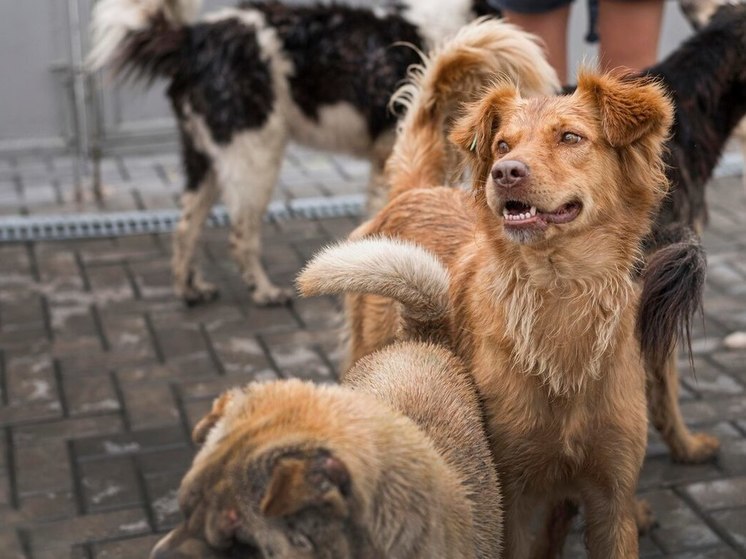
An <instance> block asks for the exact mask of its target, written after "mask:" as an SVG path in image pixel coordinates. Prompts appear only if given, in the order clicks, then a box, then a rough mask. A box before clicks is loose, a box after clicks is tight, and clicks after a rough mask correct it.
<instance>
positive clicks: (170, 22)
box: [88, 0, 201, 80]
mask: <svg viewBox="0 0 746 559" xmlns="http://www.w3.org/2000/svg"><path fill="white" fill-rule="evenodd" d="M200 4H201V0H147V1H143V0H100V1H99V2H98V3H97V4H96V6H95V7H94V8H93V15H92V18H91V34H92V45H93V46H92V48H91V52H90V54H89V56H88V65H89V68H90V69H91V70H98V69H100V68H103V67H104V66H110V67H112V69H113V70H114V72H115V73H116V74H119V75H125V76H127V75H132V76H135V77H142V78H145V79H150V80H152V79H154V78H156V77H158V76H171V75H173V74H174V73H175V72H176V70H177V68H178V66H179V64H180V63H181V53H182V48H183V45H184V44H185V40H186V35H187V28H186V25H188V24H189V23H190V22H191V21H192V20H193V19H194V17H195V16H196V15H197V13H198V12H199V8H200Z"/></svg>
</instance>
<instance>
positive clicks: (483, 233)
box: [347, 58, 672, 558]
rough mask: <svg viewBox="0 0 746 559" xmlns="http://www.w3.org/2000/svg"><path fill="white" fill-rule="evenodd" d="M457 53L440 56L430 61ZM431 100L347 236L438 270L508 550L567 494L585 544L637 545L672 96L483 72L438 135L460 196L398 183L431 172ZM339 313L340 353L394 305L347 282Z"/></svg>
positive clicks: (383, 339) (605, 81) (364, 339)
mask: <svg viewBox="0 0 746 559" xmlns="http://www.w3.org/2000/svg"><path fill="white" fill-rule="evenodd" d="M457 66H458V63H457V61H456V60H453V61H451V62H449V65H442V66H439V61H438V59H437V58H436V59H435V60H434V61H433V63H432V68H434V70H432V71H434V72H437V71H442V72H446V71H448V68H451V67H457ZM441 83H449V82H448V80H447V79H446V80H444V81H442V82H441ZM426 94H427V93H423V94H422V95H426ZM448 95H451V98H453V95H455V93H454V91H451V92H450V94H449V91H448V90H447V88H446V89H445V90H443V91H442V92H441V93H438V94H437V96H440V97H446V96H448ZM428 106H432V105H431V104H427V103H425V104H420V103H415V104H414V111H413V110H410V113H409V114H408V116H407V120H406V121H405V122H404V125H403V127H402V133H401V135H400V137H399V140H398V142H397V145H396V146H395V149H394V158H395V157H396V153H397V150H398V149H399V148H401V149H402V150H406V152H407V153H408V155H406V156H405V158H404V163H405V164H404V165H402V164H401V163H398V164H395V163H393V162H395V161H396V159H392V167H391V175H390V181H391V183H392V186H393V188H394V189H395V190H394V192H398V193H399V194H398V196H395V197H394V198H393V200H392V201H391V202H390V203H389V205H388V206H386V207H385V208H384V209H383V210H382V211H381V213H379V214H378V215H377V216H376V217H375V218H373V219H372V220H371V221H369V222H368V223H367V224H365V225H363V226H361V228H359V229H358V230H357V231H356V232H355V233H354V234H353V236H354V237H356V238H361V237H365V236H369V235H386V236H390V237H396V238H399V239H405V240H408V241H412V242H415V243H418V244H420V245H421V246H423V247H424V248H426V249H428V250H430V251H431V252H432V253H434V254H435V255H436V256H437V257H438V258H439V259H440V261H441V262H442V263H443V264H444V266H445V267H446V269H447V270H448V272H449V273H450V276H451V282H450V288H449V298H450V301H451V304H452V310H451V312H450V326H449V336H450V339H451V340H452V343H453V344H454V349H455V351H456V354H457V355H459V357H461V358H462V359H463V360H464V362H465V365H466V367H467V368H468V369H470V370H471V371H472V372H473V374H474V376H475V378H476V381H477V384H478V386H479V390H480V393H481V396H482V398H483V400H484V402H485V406H486V415H487V425H488V433H489V435H490V438H491V443H492V448H493V455H494V457H495V460H496V462H497V465H498V471H499V474H500V476H501V482H502V484H503V495H504V500H505V501H504V502H505V505H504V512H505V519H506V526H505V551H504V556H505V557H525V556H527V554H528V550H529V543H530V539H529V533H528V525H529V520H530V518H531V516H532V513H533V512H534V511H535V510H537V508H538V507H540V506H541V505H543V504H545V503H547V502H548V503H551V502H553V501H555V500H558V499H562V498H565V497H568V496H570V497H572V498H574V499H579V500H580V501H582V503H583V504H584V505H585V511H586V515H587V519H586V522H587V541H588V546H589V550H590V553H591V555H592V556H593V557H604V558H608V557H630V556H635V555H636V554H637V552H638V550H637V545H638V543H637V527H636V518H635V517H636V513H637V512H638V508H637V506H636V504H635V500H634V492H635V488H636V484H637V477H638V474H639V470H640V467H641V464H642V460H643V456H644V452H645V443H646V429H647V418H646V396H645V370H644V366H643V361H642V359H641V356H640V350H639V342H638V340H637V339H636V335H635V322H636V316H637V303H638V298H639V293H638V286H637V284H636V282H635V279H634V271H635V267H636V265H637V264H638V262H639V258H640V246H641V242H642V240H643V238H644V237H645V236H646V235H647V234H648V233H649V231H650V226H651V216H652V215H653V213H654V211H655V210H656V209H657V207H658V205H659V203H660V201H661V199H662V197H663V196H664V194H665V192H666V189H667V181H666V178H665V173H664V168H663V164H662V160H661V152H662V145H663V142H664V141H665V139H666V137H667V134H668V129H669V126H670V123H671V119H672V106H671V103H670V101H669V100H668V98H667V96H666V95H665V93H664V91H663V89H662V88H661V87H660V86H659V85H657V84H656V83H655V82H652V81H650V80H644V79H642V80H641V79H632V78H625V77H614V76H610V75H596V74H594V73H592V72H588V71H586V72H584V73H583V74H582V75H581V77H580V80H579V84H578V89H577V91H576V92H575V93H574V94H573V95H571V96H567V97H561V98H542V99H528V100H527V99H524V98H522V97H521V96H520V94H519V93H518V92H517V90H516V88H515V87H514V86H512V85H509V84H502V85H501V84H497V85H495V86H493V87H491V88H490V89H489V90H488V91H487V92H486V93H485V94H484V95H483V96H482V99H481V100H479V101H477V102H476V103H473V104H472V105H471V106H470V107H469V108H468V110H467V111H466V113H465V114H464V115H463V117H462V118H461V119H460V120H459V121H458V122H457V123H456V124H455V125H454V128H453V131H452V133H451V139H452V141H453V142H454V143H455V144H456V145H457V146H459V147H460V148H461V150H462V151H463V153H464V154H465V155H466V156H467V157H468V159H469V163H470V166H471V169H472V174H473V180H474V184H473V188H472V192H470V193H466V192H462V191H459V190H455V189H450V188H437V187H434V188H414V189H408V188H407V185H411V186H414V187H419V186H434V185H437V184H438V180H437V179H438V178H441V179H444V178H445V177H444V176H442V175H440V176H434V175H433V174H432V172H431V171H432V169H438V168H439V167H442V164H441V163H440V162H441V161H442V154H443V151H442V150H443V149H445V148H444V147H443V145H442V143H443V139H442V136H443V135H442V128H441V127H439V126H438V124H437V122H438V121H437V119H435V120H434V119H432V118H429V117H428V116H425V113H422V114H418V113H419V111H420V107H425V109H423V110H425V111H426V110H427V108H426V107H428ZM435 106H436V107H437V106H438V105H437V103H436V105H435ZM441 106H445V105H441ZM436 111H437V108H436ZM431 114H432V113H431ZM436 116H437V114H436ZM432 122H435V123H436V124H433V125H431V124H429V123H432ZM408 125H409V127H408ZM409 131H412V132H414V134H412V135H409V134H408V132H409ZM400 169H405V171H406V172H405V173H400ZM515 169H518V170H520V172H517V173H516V175H518V176H514V175H513V170H515ZM506 177H507V178H506ZM511 177H512V178H511ZM513 179H515V180H513ZM501 183H502V184H501ZM387 250H391V251H394V252H395V249H393V248H391V247H389V248H388V249H387ZM361 291H365V290H361ZM370 291H373V290H372V289H371V290H370ZM374 292H375V291H374ZM347 308H348V313H349V317H350V326H351V336H352V340H351V350H352V359H353V361H354V360H356V359H358V358H360V357H362V356H363V355H365V354H367V353H369V352H371V351H373V350H375V349H376V348H378V347H380V346H381V345H384V344H386V343H388V341H390V340H391V339H393V338H394V337H395V333H396V330H397V328H398V327H399V324H400V321H399V319H398V310H397V307H396V305H394V304H392V303H391V301H390V300H388V299H386V298H385V297H381V296H380V295H375V296H371V295H352V296H350V297H349V298H348V305H347Z"/></svg>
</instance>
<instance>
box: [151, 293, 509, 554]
mask: <svg viewBox="0 0 746 559" xmlns="http://www.w3.org/2000/svg"><path fill="white" fill-rule="evenodd" d="M413 309H414V311H415V312H416V313H419V312H420V309H419V308H418V307H417V305H416V301H415V305H413ZM423 316H425V318H426V319H427V318H428V316H429V315H427V314H425V315H423ZM439 316H440V317H442V316H443V314H442V313H441V314H440V315H439ZM424 322H425V321H423V320H415V321H414V322H412V324H413V325H417V324H423V323H424ZM442 327H443V326H442V324H441V330H442ZM344 384H345V386H342V387H340V386H315V385H313V384H311V383H308V382H301V381H299V380H291V381H278V382H271V383H267V384H250V385H248V386H247V387H246V388H244V389H235V390H231V391H229V392H226V393H225V394H223V395H222V396H221V397H220V398H218V399H217V400H216V401H215V404H214V406H213V410H212V412H211V413H210V414H209V415H208V416H207V417H205V418H204V419H203V420H202V421H201V422H200V423H199V424H198V425H197V426H196V427H195V430H194V438H195V439H196V440H197V441H198V442H204V445H203V447H202V449H201V450H200V452H199V454H198V455H197V457H196V458H195V460H194V463H193V465H192V468H191V469H190V471H189V472H188V474H187V475H186V477H185V478H184V480H183V482H182V485H181V490H180V494H179V501H180V505H181V508H182V511H183V513H184V516H185V518H186V519H185V521H184V523H183V524H182V525H181V526H179V527H178V528H177V529H176V530H174V531H173V532H171V533H170V534H168V535H167V536H166V537H165V538H164V539H163V540H161V542H159V543H158V545H157V546H156V548H155V550H154V551H153V553H152V555H151V558H152V559H177V558H179V559H191V558H194V559H197V558H203V557H206V558H215V559H228V558H231V557H241V558H243V559H246V558H253V557H257V558H259V557H265V558H269V557H273V558H275V559H281V558H301V557H307V558H330V559H331V558H349V559H380V558H384V557H385V558H387V559H396V558H401V559H417V558H420V559H431V558H442V559H458V558H464V559H466V558H469V559H473V558H483V559H488V558H493V557H497V556H499V554H500V543H501V538H502V514H501V503H500V490H499V485H498V480H497V475H496V470H495V465H494V462H493V461H492V459H491V455H490V447H489V443H488V442H487V437H486V434H485V431H484V424H483V418H482V414H481V409H480V406H479V401H478V398H477V393H476V386H475V385H474V381H473V379H472V378H471V376H470V375H468V374H467V372H466V371H465V370H464V368H463V366H462V365H461V364H460V362H459V361H458V360H457V359H456V358H455V357H454V356H453V354H451V353H450V352H449V351H447V350H446V349H444V348H443V347H439V346H436V345H432V344H427V343H421V342H400V343H397V344H394V345H391V346H389V347H387V348H385V349H383V350H381V351H379V352H376V353H375V354H373V355H370V356H368V357H366V358H365V359H362V360H361V361H360V362H359V363H358V364H357V365H356V366H355V367H354V368H353V369H351V370H350V371H348V373H347V376H346V378H345V383H344Z"/></svg>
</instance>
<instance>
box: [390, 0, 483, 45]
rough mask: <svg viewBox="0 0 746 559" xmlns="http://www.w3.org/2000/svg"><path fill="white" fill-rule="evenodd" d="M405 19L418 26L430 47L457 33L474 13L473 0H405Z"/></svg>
mask: <svg viewBox="0 0 746 559" xmlns="http://www.w3.org/2000/svg"><path fill="white" fill-rule="evenodd" d="M402 4H403V5H404V11H403V12H402V15H403V16H404V19H406V20H407V21H409V22H410V23H413V24H414V25H416V26H417V27H418V31H419V33H420V35H422V37H423V38H424V39H425V41H426V42H427V46H428V48H432V47H433V46H435V45H437V44H439V43H442V42H443V41H444V40H446V39H448V38H450V37H451V36H453V35H455V34H456V32H457V31H458V30H459V29H460V28H461V26H463V25H465V24H466V23H467V22H468V21H469V20H470V19H472V17H473V16H474V14H473V13H472V9H471V8H472V2H471V0H404V1H403V2H402Z"/></svg>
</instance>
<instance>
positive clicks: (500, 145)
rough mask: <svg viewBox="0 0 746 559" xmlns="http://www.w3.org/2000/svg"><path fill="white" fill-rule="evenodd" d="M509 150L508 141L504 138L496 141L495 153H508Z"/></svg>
mask: <svg viewBox="0 0 746 559" xmlns="http://www.w3.org/2000/svg"><path fill="white" fill-rule="evenodd" d="M509 151H510V146H509V145H508V142H506V141H504V140H500V141H499V142H497V153H508V152H509Z"/></svg>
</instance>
